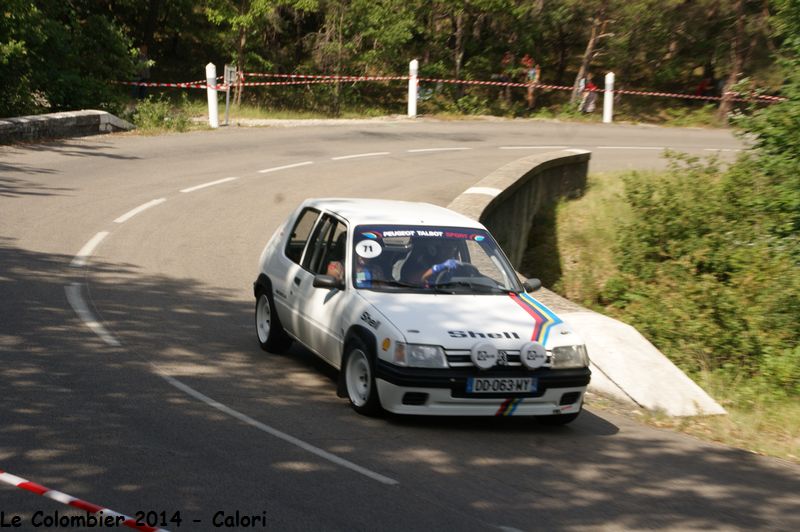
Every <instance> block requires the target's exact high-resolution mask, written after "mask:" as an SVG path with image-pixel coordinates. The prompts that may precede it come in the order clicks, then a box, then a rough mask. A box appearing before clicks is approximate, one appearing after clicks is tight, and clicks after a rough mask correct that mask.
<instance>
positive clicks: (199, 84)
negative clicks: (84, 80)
mask: <svg viewBox="0 0 800 532" xmlns="http://www.w3.org/2000/svg"><path fill="white" fill-rule="evenodd" d="M112 83H115V84H117V85H130V86H133V87H167V88H173V89H214V90H218V91H224V90H225V89H226V88H227V85H225V84H222V85H208V84H207V83H206V82H205V81H189V82H186V83H161V82H155V81H112Z"/></svg>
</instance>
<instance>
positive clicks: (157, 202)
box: [114, 198, 167, 224]
mask: <svg viewBox="0 0 800 532" xmlns="http://www.w3.org/2000/svg"><path fill="white" fill-rule="evenodd" d="M165 201H167V198H158V199H154V200H153V201H148V202H147V203H144V204H142V205H139V206H138V207H136V208H135V209H131V210H129V211H128V212H126V213H125V214H123V215H122V216H120V217H119V218H117V219H116V220H114V223H118V224H122V223H125V222H127V221H128V220H130V219H131V218H133V217H134V216H136V215H137V214H139V213H140V212H142V211H146V210H147V209H149V208H150V207H155V206H156V205H160V204H162V203H164V202H165Z"/></svg>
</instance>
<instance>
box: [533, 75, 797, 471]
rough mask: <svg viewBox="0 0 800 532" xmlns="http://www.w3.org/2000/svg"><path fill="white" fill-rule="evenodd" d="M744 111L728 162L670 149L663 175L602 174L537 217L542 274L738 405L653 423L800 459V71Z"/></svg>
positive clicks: (727, 403)
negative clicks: (778, 91) (735, 153)
mask: <svg viewBox="0 0 800 532" xmlns="http://www.w3.org/2000/svg"><path fill="white" fill-rule="evenodd" d="M788 76H789V77H788V81H787V84H786V87H785V89H784V94H785V95H786V96H787V97H788V98H789V99H788V100H787V101H785V102H782V103H780V104H776V105H774V106H772V107H769V108H767V109H764V110H761V111H758V112H756V113H754V114H753V115H752V116H749V117H746V116H742V117H740V118H739V119H738V120H737V122H738V123H739V125H740V126H741V127H742V128H743V131H744V133H746V134H748V136H749V138H750V139H752V142H753V149H752V150H750V151H748V152H745V153H743V154H742V155H741V156H739V157H738V159H737V160H736V161H735V162H734V163H733V164H731V165H729V166H723V165H721V164H720V163H719V162H718V161H717V160H715V159H713V158H712V159H705V160H701V159H698V158H694V157H689V156H686V155H681V154H677V153H669V152H667V153H666V154H665V156H666V157H667V158H668V159H669V161H670V169H669V170H668V171H667V172H664V173H642V172H631V173H625V174H600V175H592V176H591V177H590V180H589V184H588V189H587V191H586V193H585V194H584V195H583V197H581V198H580V199H577V200H572V201H564V202H562V203H561V204H559V205H558V206H557V208H556V209H555V212H554V213H553V214H552V215H548V214H547V213H543V216H542V220H540V223H542V224H545V227H546V226H547V225H548V224H549V225H550V226H552V227H553V228H554V231H544V233H545V234H548V233H550V234H552V235H553V236H552V237H550V238H549V239H545V240H544V241H542V242H538V243H535V245H537V246H540V249H538V250H537V251H539V253H534V255H537V254H538V255H542V256H545V255H548V254H549V255H551V256H556V257H558V260H557V261H552V260H551V261H549V262H547V261H545V262H543V263H542V264H541V265H531V266H532V267H534V268H537V267H541V268H542V269H541V273H540V272H538V271H537V272H536V273H537V274H540V275H541V277H543V278H544V279H545V281H546V284H547V283H548V282H549V283H550V284H551V285H552V286H553V288H554V290H556V291H557V292H559V293H561V294H562V295H564V296H566V297H568V298H569V299H572V300H573V301H576V302H579V303H582V304H584V305H586V306H588V307H590V308H593V309H595V310H599V311H601V312H603V313H606V314H609V315H612V316H614V317H617V318H618V319H620V320H623V321H625V322H627V323H630V324H632V325H634V326H636V327H637V329H639V330H640V331H641V332H642V333H643V334H644V335H645V336H646V337H647V338H648V339H650V341H652V342H653V343H654V344H655V345H656V346H657V347H658V348H659V349H660V350H661V351H662V352H663V353H664V354H666V355H667V356H668V357H669V358H670V359H671V360H672V361H673V362H674V363H675V364H677V365H678V366H679V367H680V368H682V369H683V370H685V371H686V372H687V373H688V374H689V375H691V376H693V377H694V378H695V380H696V381H697V382H698V383H699V384H701V386H703V387H704V388H705V389H706V390H707V391H709V392H710V393H711V394H712V395H713V396H714V397H716V398H717V399H718V400H719V401H720V402H721V403H722V404H723V406H724V407H725V408H726V409H728V411H729V412H730V416H728V417H727V418H697V419H693V420H678V421H676V420H668V419H667V418H659V417H657V416H650V419H651V421H653V422H655V423H658V424H661V425H669V426H675V427H677V428H680V429H683V430H686V431H688V432H692V433H695V434H698V435H702V436H706V437H711V438H713V439H718V440H720V441H724V442H726V443H731V444H736V445H739V446H742V447H745V448H748V449H752V450H755V451H759V452H768V453H773V454H777V455H779V456H783V457H786V458H789V459H793V460H800V238H799V236H800V232H799V231H800V133H798V131H800V76H798V75H797V74H796V73H795V72H792V73H790V74H789V75H788Z"/></svg>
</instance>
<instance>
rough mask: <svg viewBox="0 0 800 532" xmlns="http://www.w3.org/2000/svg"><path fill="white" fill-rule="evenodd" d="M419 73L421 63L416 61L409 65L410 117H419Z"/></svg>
mask: <svg viewBox="0 0 800 532" xmlns="http://www.w3.org/2000/svg"><path fill="white" fill-rule="evenodd" d="M417 72H419V61H417V60H416V59H414V60H413V61H411V62H410V63H409V64H408V116H409V118H415V117H416V116H417Z"/></svg>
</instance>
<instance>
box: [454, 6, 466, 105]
mask: <svg viewBox="0 0 800 532" xmlns="http://www.w3.org/2000/svg"><path fill="white" fill-rule="evenodd" d="M453 24H454V25H455V36H456V42H455V46H454V49H453V65H454V68H455V79H461V64H462V62H463V61H464V12H463V11H459V12H458V14H456V16H455V19H454V20H453ZM455 93H456V98H461V95H462V94H463V93H464V87H463V85H456V87H455Z"/></svg>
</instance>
